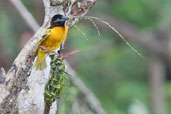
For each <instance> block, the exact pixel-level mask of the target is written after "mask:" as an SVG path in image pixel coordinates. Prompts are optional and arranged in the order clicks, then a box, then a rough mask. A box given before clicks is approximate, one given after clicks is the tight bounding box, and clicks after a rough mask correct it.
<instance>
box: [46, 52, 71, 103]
mask: <svg viewBox="0 0 171 114" xmlns="http://www.w3.org/2000/svg"><path fill="white" fill-rule="evenodd" d="M50 57H51V63H50V66H51V69H50V78H49V80H48V83H47V84H46V86H45V92H44V100H45V103H48V104H50V105H51V104H52V103H53V102H54V101H55V99H57V98H60V95H61V92H63V90H64V88H65V87H67V86H68V84H69V79H68V77H67V76H66V72H65V70H66V66H65V64H64V63H63V59H62V58H59V57H58V55H57V54H55V53H52V54H50Z"/></svg>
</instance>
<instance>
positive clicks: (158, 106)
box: [149, 55, 165, 114]
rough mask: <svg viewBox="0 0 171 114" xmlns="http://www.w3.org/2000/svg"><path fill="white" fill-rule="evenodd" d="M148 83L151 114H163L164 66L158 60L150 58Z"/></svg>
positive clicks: (155, 57) (153, 57) (153, 56)
mask: <svg viewBox="0 0 171 114" xmlns="http://www.w3.org/2000/svg"><path fill="white" fill-rule="evenodd" d="M149 70H150V71H149V73H150V76H149V81H150V84H151V108H152V113H153V114H163V113H164V112H165V111H164V109H165V108H164V107H165V97H164V87H163V83H164V76H165V70H164V64H163V62H162V60H161V59H160V58H158V57H157V56H155V55H152V56H151V61H150V68H149Z"/></svg>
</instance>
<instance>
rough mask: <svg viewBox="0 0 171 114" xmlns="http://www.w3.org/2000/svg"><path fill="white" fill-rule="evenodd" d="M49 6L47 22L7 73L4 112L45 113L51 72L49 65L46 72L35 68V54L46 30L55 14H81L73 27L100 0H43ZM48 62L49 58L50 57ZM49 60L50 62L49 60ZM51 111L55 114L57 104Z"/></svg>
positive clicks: (1, 99)
mask: <svg viewBox="0 0 171 114" xmlns="http://www.w3.org/2000/svg"><path fill="white" fill-rule="evenodd" d="M11 1H12V0H11ZM43 2H44V7H45V18H44V23H43V25H42V26H41V27H40V29H39V30H38V31H37V32H36V33H35V35H34V36H33V37H32V38H31V39H30V40H29V41H28V42H27V44H26V45H25V46H24V48H23V49H22V51H21V52H20V53H19V55H18V56H17V58H16V59H15V61H14V62H13V64H12V66H11V68H10V70H9V71H8V73H7V74H6V75H5V77H6V80H5V82H4V84H1V85H0V91H1V94H0V113H2V114H4V113H5V114H6V113H16V112H19V113H27V114H28V113H31V114H41V113H43V109H44V101H43V91H44V85H45V83H46V82H47V79H48V75H49V66H48V67H47V69H45V70H44V71H43V72H40V71H35V70H34V69H32V65H33V63H32V61H31V59H32V55H33V53H34V51H35V46H36V44H37V43H38V41H39V40H40V39H41V36H42V33H43V32H44V30H45V29H46V28H47V27H49V23H50V19H51V18H52V16H53V15H54V14H59V13H60V14H64V15H67V16H78V18H77V17H75V18H71V19H69V21H68V23H67V26H68V27H69V28H71V27H72V26H73V25H74V24H75V23H77V22H78V21H79V20H80V17H82V16H84V15H85V14H86V13H87V11H88V10H89V9H90V8H91V7H92V6H93V5H94V4H95V2H96V0H50V1H49V0H43ZM47 61H48V60H47ZM47 63H48V62H47ZM55 104H56V103H54V105H53V106H52V109H51V113H52V114H54V113H55V110H56V109H55V108H56V107H57V106H56V105H55Z"/></svg>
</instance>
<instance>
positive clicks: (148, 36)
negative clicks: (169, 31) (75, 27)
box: [84, 13, 171, 62]
mask: <svg viewBox="0 0 171 114" xmlns="http://www.w3.org/2000/svg"><path fill="white" fill-rule="evenodd" d="M90 15H94V14H91V13H90ZM96 16H98V14H96ZM98 17H102V18H103V19H104V20H105V21H107V22H109V23H110V24H111V25H112V26H114V27H116V28H117V29H118V31H119V32H120V33H121V34H122V35H123V36H126V38H128V39H130V40H134V41H136V42H137V43H139V44H141V45H142V46H144V47H145V49H147V51H148V52H150V53H156V54H158V55H160V56H162V57H164V58H165V59H166V60H168V61H169V62H171V53H170V51H169V50H168V49H166V46H164V45H162V44H161V42H157V41H156V40H155V39H156V38H155V36H154V35H153V33H149V32H142V31H141V30H140V29H139V28H137V27H135V26H133V25H130V24H129V23H127V22H124V21H119V20H117V19H115V18H113V17H112V18H111V17H110V16H107V15H104V14H99V16H98ZM94 21H95V22H96V24H97V25H98V26H99V27H100V28H102V29H105V30H108V31H111V29H110V28H108V27H107V26H105V25H104V24H102V23H101V22H99V21H96V20H94ZM84 22H85V23H87V22H88V21H84Z"/></svg>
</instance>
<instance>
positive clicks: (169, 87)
mask: <svg viewBox="0 0 171 114" xmlns="http://www.w3.org/2000/svg"><path fill="white" fill-rule="evenodd" d="M22 2H23V3H24V5H25V6H26V7H27V8H28V10H29V11H30V12H31V13H32V14H33V16H34V17H35V18H36V20H37V21H38V22H39V24H40V25H41V24H42V22H43V17H44V10H43V4H42V1H41V0H36V1H35V0H22ZM170 6H171V0H97V3H96V5H95V6H94V7H93V8H92V9H91V10H90V11H89V14H88V15H92V16H97V17H100V18H102V19H104V20H105V21H107V22H110V23H111V24H112V25H113V26H114V27H115V28H116V29H117V28H120V27H121V26H120V25H119V24H118V23H117V22H120V23H121V24H122V27H123V28H124V26H125V27H127V29H133V30H136V31H135V32H132V33H130V34H131V35H132V34H133V35H132V36H135V35H134V34H136V35H137V36H139V35H141V36H143V35H144V37H142V38H143V41H147V43H148V45H149V46H153V45H150V44H153V43H154V42H157V44H158V45H160V46H162V48H161V49H163V50H166V53H167V52H168V55H169V49H170V46H171V42H170V38H171V34H170V32H171V13H170V11H171V7H170ZM0 20H1V21H0V52H1V53H0V67H4V68H5V69H6V71H8V68H9V67H10V66H11V64H12V62H13V61H14V59H15V57H16V56H17V55H18V53H19V51H20V50H21V49H22V47H23V45H24V44H25V43H26V41H27V40H28V39H29V38H30V37H31V36H32V35H33V34H34V33H33V31H32V30H31V29H30V28H29V27H28V26H27V24H26V23H25V21H24V20H23V18H22V17H21V16H20V14H19V13H18V12H17V10H16V9H15V7H14V6H13V5H12V4H11V3H10V2H9V1H8V0H0ZM114 20H115V21H114ZM116 20H117V21H116ZM115 22H116V23H115ZM95 23H96V24H97V26H98V27H99V31H100V33H101V36H100V37H99V35H98V32H97V30H96V28H95V27H94V26H93V24H92V23H91V22H90V21H89V20H82V21H81V22H79V23H78V24H77V26H78V27H79V28H80V29H81V30H82V31H84V33H85V34H86V36H83V35H82V34H81V33H80V32H79V31H78V30H77V29H76V28H75V27H73V28H72V29H71V30H70V31H69V34H68V39H67V41H66V44H65V50H64V52H63V53H64V54H66V53H67V52H70V51H72V50H75V49H79V50H80V51H81V52H80V53H79V54H76V55H74V56H72V57H70V58H68V61H69V62H70V63H71V65H72V66H73V68H74V69H75V70H76V71H77V73H78V74H79V76H80V78H81V79H82V80H83V81H84V82H85V84H86V85H87V87H88V88H90V89H91V90H92V91H93V92H94V94H95V95H96V96H97V98H98V99H99V100H100V102H101V104H102V106H103V107H104V109H105V110H106V111H107V113H108V114H152V113H153V114H155V110H156V109H155V108H154V106H153V102H154V101H153V97H154V98H155V95H156V96H157V95H158V93H157V94H154V93H153V92H154V91H153V89H155V87H154V86H153V81H154V82H155V78H150V77H152V76H151V75H154V76H155V70H154V69H153V67H155V66H153V63H152V62H154V64H155V63H156V61H154V60H155V59H154V58H157V61H160V62H159V63H162V64H161V67H162V68H161V72H160V69H159V70H157V71H158V72H159V73H157V75H158V74H159V75H160V73H161V75H160V76H161V77H162V78H161V80H160V81H159V82H162V85H160V84H159V90H158V89H157V91H158V92H159V94H164V96H163V97H162V98H163V99H162V101H161V104H160V101H159V105H161V108H162V107H163V110H164V114H171V82H170V80H171V67H170V66H171V64H170V61H169V60H171V58H169V57H168V58H169V59H168V58H167V59H166V57H165V56H164V55H162V53H156V52H154V53H153V50H152V49H151V48H149V47H148V46H146V42H145V43H141V40H142V39H140V41H139V39H138V38H137V40H136V38H134V39H133V38H131V37H130V36H131V35H128V36H127V34H125V33H127V32H125V31H126V30H127V29H126V30H125V31H120V33H121V34H122V35H123V36H124V37H125V38H126V40H128V41H129V42H130V43H131V45H132V46H133V47H134V48H136V49H137V50H138V51H139V52H140V53H141V54H142V55H143V56H144V58H145V59H144V60H143V59H141V58H140V57H139V56H138V55H137V54H136V53H135V52H134V51H133V50H131V49H130V48H129V47H128V46H127V45H126V43H125V42H123V41H122V40H121V39H120V38H119V37H118V35H117V34H116V33H114V32H112V31H111V30H110V29H109V28H108V29H107V26H105V25H103V24H101V23H99V22H98V21H95ZM125 23H126V24H125ZM115 24H116V25H118V26H115ZM118 30H124V29H118ZM128 32H129V31H128ZM139 33H144V34H139ZM146 34H150V36H154V39H150V40H149V39H148V37H146ZM146 39H147V40H146ZM148 40H149V42H148ZM153 57H154V58H153ZM157 65H158V64H157ZM162 69H163V70H162ZM162 79H163V80H162ZM160 87H161V88H162V89H160ZM161 90H163V91H161ZM73 91H75V90H73ZM75 92H76V93H77V91H75ZM156 102H157V101H156Z"/></svg>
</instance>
